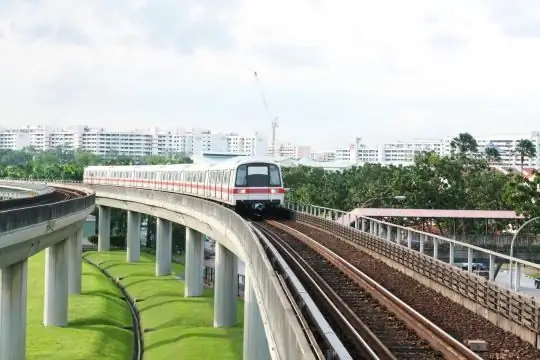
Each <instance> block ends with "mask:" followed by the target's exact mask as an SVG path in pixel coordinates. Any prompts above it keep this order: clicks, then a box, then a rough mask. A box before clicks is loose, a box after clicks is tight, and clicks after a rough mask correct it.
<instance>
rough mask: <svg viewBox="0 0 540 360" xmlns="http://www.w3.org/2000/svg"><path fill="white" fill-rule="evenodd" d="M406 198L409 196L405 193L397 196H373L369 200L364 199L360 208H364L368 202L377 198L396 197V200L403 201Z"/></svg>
mask: <svg viewBox="0 0 540 360" xmlns="http://www.w3.org/2000/svg"><path fill="white" fill-rule="evenodd" d="M406 198H407V197H406V196H405V195H395V196H385V197H372V198H371V199H368V200H366V201H364V202H363V203H362V204H361V205H360V206H359V207H360V208H363V207H364V206H366V205H367V204H369V203H370V202H372V201H375V200H385V199H395V200H399V201H403V200H405V199H406Z"/></svg>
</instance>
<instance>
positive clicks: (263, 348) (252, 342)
mask: <svg viewBox="0 0 540 360" xmlns="http://www.w3.org/2000/svg"><path fill="white" fill-rule="evenodd" d="M246 269H247V270H248V271H247V272H246V277H245V287H244V289H245V293H244V360H252V359H257V360H270V359H271V357H270V350H269V348H268V341H267V340H266V333H265V331H264V325H263V322H262V319H261V313H260V310H259V309H260V308H259V306H261V305H260V303H259V302H258V301H257V298H256V295H255V291H254V289H253V280H252V272H251V271H250V270H249V269H248V268H247V267H246Z"/></svg>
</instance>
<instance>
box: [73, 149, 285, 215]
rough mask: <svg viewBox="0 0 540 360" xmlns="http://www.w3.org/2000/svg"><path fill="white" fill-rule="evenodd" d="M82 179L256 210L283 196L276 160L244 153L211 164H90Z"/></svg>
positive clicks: (275, 204) (272, 204)
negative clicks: (248, 155) (247, 155)
mask: <svg viewBox="0 0 540 360" xmlns="http://www.w3.org/2000/svg"><path fill="white" fill-rule="evenodd" d="M83 181H84V183H86V184H96V185H113V186H125V187H136V188H143V189H152V190H160V191H169V192H176V193H181V194H186V195H192V196H197V197H200V198H204V199H207V200H212V201H216V202H219V203H222V204H224V205H228V206H231V207H235V208H236V209H237V210H251V211H255V212H263V211H265V210H267V209H270V208H273V207H278V206H280V205H282V204H283V202H284V197H285V188H284V187H283V176H282V174H281V167H280V166H279V164H278V163H276V162H274V161H272V160H269V159H268V158H253V157H245V156H241V157H234V158H231V159H228V160H225V161H222V162H217V163H213V164H181V165H141V166H89V167H86V168H85V169H84V176H83Z"/></svg>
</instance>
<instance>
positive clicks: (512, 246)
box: [508, 216, 540, 290]
mask: <svg viewBox="0 0 540 360" xmlns="http://www.w3.org/2000/svg"><path fill="white" fill-rule="evenodd" d="M536 220H540V216H537V217H534V218H532V219H530V220H527V221H525V222H524V223H523V225H521V226H520V227H519V228H518V229H517V231H516V233H515V234H514V237H512V242H510V261H509V265H508V272H509V274H510V279H509V281H510V289H512V288H513V286H512V258H513V257H514V241H516V239H517V236H518V234H519V232H520V231H521V230H522V229H523V228H524V227H525V226H527V225H529V224H530V223H532V222H533V221H536ZM518 266H519V265H518ZM514 290H517V287H516V288H515V289H514Z"/></svg>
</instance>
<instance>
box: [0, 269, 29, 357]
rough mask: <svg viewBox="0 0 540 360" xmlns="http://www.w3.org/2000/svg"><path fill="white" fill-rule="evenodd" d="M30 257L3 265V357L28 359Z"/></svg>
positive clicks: (0, 279)
mask: <svg viewBox="0 0 540 360" xmlns="http://www.w3.org/2000/svg"><path fill="white" fill-rule="evenodd" d="M27 280H28V260H23V261H19V262H18V263H15V264H13V265H9V266H6V267H5V268H3V269H0V359H2V360H4V359H6V360H24V359H26V311H27V308H26V303H27V300H26V296H27Z"/></svg>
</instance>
